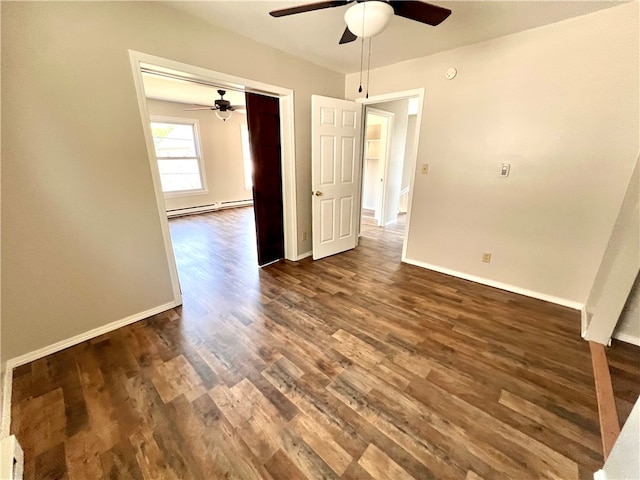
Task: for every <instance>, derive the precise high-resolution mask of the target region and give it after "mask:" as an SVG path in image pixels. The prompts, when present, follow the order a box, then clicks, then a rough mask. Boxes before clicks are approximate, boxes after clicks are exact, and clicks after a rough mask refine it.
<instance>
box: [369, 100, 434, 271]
mask: <svg viewBox="0 0 640 480" xmlns="http://www.w3.org/2000/svg"><path fill="white" fill-rule="evenodd" d="M411 97H418V113H417V115H416V129H415V130H416V131H415V132H414V135H415V147H414V149H413V150H414V154H413V155H412V157H411V158H410V162H411V179H410V182H409V185H411V188H410V189H409V199H408V204H407V225H406V227H405V229H404V240H403V241H402V261H403V262H405V261H406V260H407V239H408V238H409V231H410V229H411V228H410V226H411V207H412V206H413V188H414V185H415V179H416V163H417V160H418V147H419V145H420V130H421V128H420V127H421V126H422V107H423V105H424V88H416V89H415V90H403V91H400V92H392V93H384V94H381V95H374V96H371V97H369V98H357V99H356V102H360V103H362V104H363V105H369V104H371V103H382V102H391V101H393V100H403V99H405V98H411ZM363 117H364V115H363ZM407 133H408V132H407ZM362 155H363V157H362V158H363V162H364V151H363V153H362ZM362 165H363V167H364V163H363V164H362ZM360 205H362V198H361V199H360Z"/></svg>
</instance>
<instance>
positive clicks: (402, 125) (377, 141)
mask: <svg viewBox="0 0 640 480" xmlns="http://www.w3.org/2000/svg"><path fill="white" fill-rule="evenodd" d="M394 95H395V96H394ZM390 97H391V98H384V99H379V100H376V99H375V98H372V99H369V101H367V103H366V104H365V111H364V118H365V135H364V136H365V139H364V148H363V176H362V212H361V213H362V216H361V220H360V225H361V227H360V235H361V236H364V237H375V238H379V237H380V236H381V235H383V234H385V233H386V234H389V235H392V236H402V237H403V238H405V239H406V236H407V235H408V212H409V206H410V198H411V189H412V185H413V178H414V174H415V166H416V155H417V148H416V147H417V139H418V137H419V130H418V129H419V123H418V114H419V113H420V110H421V108H420V106H421V92H404V93H399V94H392V95H391V96H390ZM404 245H406V241H405V242H404V243H403V258H404V250H405V247H404Z"/></svg>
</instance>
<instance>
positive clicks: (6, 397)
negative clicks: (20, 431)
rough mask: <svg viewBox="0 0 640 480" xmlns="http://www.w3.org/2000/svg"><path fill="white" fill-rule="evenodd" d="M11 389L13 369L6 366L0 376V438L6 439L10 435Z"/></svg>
mask: <svg viewBox="0 0 640 480" xmlns="http://www.w3.org/2000/svg"><path fill="white" fill-rule="evenodd" d="M12 387H13V368H9V365H7V366H6V368H5V370H4V374H3V375H2V419H0V421H1V422H2V429H1V430H0V438H6V437H8V436H9V433H11V428H10V427H11V390H12Z"/></svg>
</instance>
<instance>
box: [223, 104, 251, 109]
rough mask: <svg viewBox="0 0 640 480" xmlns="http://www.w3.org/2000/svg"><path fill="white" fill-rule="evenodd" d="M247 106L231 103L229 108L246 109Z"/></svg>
mask: <svg viewBox="0 0 640 480" xmlns="http://www.w3.org/2000/svg"><path fill="white" fill-rule="evenodd" d="M245 108H247V107H245V106H244V105H230V106H229V108H227V110H244V109H245Z"/></svg>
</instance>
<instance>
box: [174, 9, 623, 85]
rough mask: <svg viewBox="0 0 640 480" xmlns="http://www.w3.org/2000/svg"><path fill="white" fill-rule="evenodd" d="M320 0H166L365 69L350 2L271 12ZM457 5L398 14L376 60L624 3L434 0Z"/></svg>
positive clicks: (227, 25)
mask: <svg viewBox="0 0 640 480" xmlns="http://www.w3.org/2000/svg"><path fill="white" fill-rule="evenodd" d="M315 1H317V0H311V1H310V2H309V1H305V0H301V1H293V2H271V1H238V0H236V1H205V2H191V1H172V2H164V3H165V4H166V5H169V6H171V7H172V8H175V9H177V10H182V11H184V12H187V13H189V14H191V15H193V16H196V17H199V18H201V19H203V20H204V21H206V22H208V23H210V24H213V25H216V26H218V27H220V28H224V29H227V30H231V31H234V32H236V33H239V34H241V35H244V36H246V37H250V38H252V39H254V40H257V41H258V42H261V43H264V44H267V45H270V46H272V47H275V48H278V49H280V50H283V51H286V52H288V53H290V54H292V55H295V56H298V57H301V58H304V59H306V60H308V61H310V62H313V63H315V64H318V65H322V66H324V67H327V68H330V69H332V70H335V71H338V72H341V73H352V72H357V71H359V69H360V41H359V40H356V41H355V42H352V43H349V44H346V45H338V40H339V39H340V37H341V35H342V32H343V31H344V28H345V23H344V19H343V15H344V12H345V11H346V10H347V9H348V8H349V7H348V6H342V7H336V8H329V9H324V10H317V11H314V12H307V13H301V14H298V15H292V16H288V17H281V18H273V17H271V16H269V14H268V12H269V11H271V10H275V9H278V8H283V7H287V6H292V5H300V4H306V3H313V2H315ZM432 3H434V4H436V5H440V6H442V7H446V8H449V9H451V10H452V12H453V13H452V14H451V16H450V17H449V18H448V19H446V20H445V21H444V22H443V23H442V24H441V25H439V26H437V27H431V26H428V25H424V24H421V23H418V22H414V21H411V20H407V19H405V18H402V17H398V16H394V17H393V18H392V20H391V22H390V24H389V26H388V27H387V28H386V30H385V31H383V32H382V33H381V34H380V35H378V36H376V37H374V38H373V40H372V55H371V67H372V68H376V67H381V66H385V65H391V64H393V63H397V62H401V61H404V60H409V59H411V58H417V57H423V56H426V55H431V54H434V53H437V52H441V51H445V50H450V49H453V48H457V47H461V46H463V45H470V44H474V43H478V42H482V41H485V40H490V39H492V38H497V37H501V36H504V35H508V34H511V33H515V32H520V31H523V30H528V29H531V28H535V27H538V26H541V25H546V24H549V23H554V22H558V21H561V20H564V19H567V18H571V17H577V16H580V15H584V14H587V13H590V12H593V11H596V10H600V9H603V8H608V7H612V6H615V5H618V4H619V3H624V2H614V1H608V0H600V1H586V0H578V1H560V0H553V1H549V0H547V1H497V0H491V1H478V0H476V1H437V0H435V1H433V2H432Z"/></svg>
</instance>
